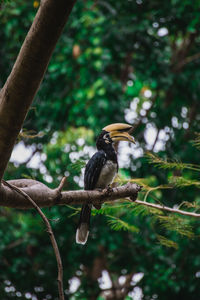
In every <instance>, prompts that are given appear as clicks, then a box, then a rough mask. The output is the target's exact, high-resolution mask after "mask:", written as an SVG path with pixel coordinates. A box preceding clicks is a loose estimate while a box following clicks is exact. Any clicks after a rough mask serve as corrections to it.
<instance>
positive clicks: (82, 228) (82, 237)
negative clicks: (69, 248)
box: [76, 204, 91, 245]
mask: <svg viewBox="0 0 200 300" xmlns="http://www.w3.org/2000/svg"><path fill="white" fill-rule="evenodd" d="M90 215H91V205H88V204H85V205H83V206H82V209H81V214H80V220H79V224H78V228H77V231H76V243H77V244H82V245H84V244H85V243H86V242H87V239H88V234H89V227H90Z"/></svg>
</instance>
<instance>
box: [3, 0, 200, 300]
mask: <svg viewBox="0 0 200 300" xmlns="http://www.w3.org/2000/svg"><path fill="white" fill-rule="evenodd" d="M39 5H40V3H39V2H38V1H25V0H18V1H13V0H11V1H5V2H4V3H2V4H1V9H0V28H1V30H0V43H1V47H0V70H1V74H0V86H3V84H4V82H5V80H6V78H7V76H8V75H9V73H10V71H11V68H12V66H13V64H14V62H15V59H16V56H17V53H18V51H19V49H20V47H21V45H22V42H23V40H24V38H25V36H26V33H27V31H28V29H29V27H30V25H31V23H32V21H33V18H34V16H35V13H36V11H37V9H38V7H39ZM199 28H200V2H199V1H198V0H194V1H192V2H191V1H189V0H171V1H162V2H161V1H158V0H153V1H147V0H136V1H135V0H132V1H131V0H130V1H128V0H126V1H119V0H118V1H116V0H115V1H114V0H109V1H104V0H97V1H90V0H88V1H79V2H77V3H76V5H75V7H74V9H73V12H72V14H71V16H70V19H69V22H68V24H67V26H66V28H65V31H64V32H63V34H62V36H61V38H60V40H59V42H58V44H57V46H56V49H55V51H54V54H53V58H52V60H51V62H50V65H49V67H48V70H47V72H46V75H45V78H44V81H43V83H42V84H41V87H40V90H39V92H38V94H37V96H36V97H35V100H34V103H33V105H32V108H31V110H30V112H29V114H28V116H27V118H26V121H25V123H24V128H23V131H22V132H21V134H20V136H19V139H18V141H17V143H16V147H15V150H14V154H13V156H12V159H11V162H10V163H9V166H8V169H7V172H6V174H5V178H6V179H13V178H21V177H26V178H35V179H37V180H40V181H42V182H44V183H46V184H47V185H49V186H50V187H52V188H54V187H56V186H57V185H58V183H59V181H60V179H61V178H62V176H63V175H65V176H67V183H66V185H65V189H66V190H67V189H68V190H69V189H79V188H82V187H83V168H84V165H85V163H86V161H87V160H88V159H89V157H90V156H91V155H92V154H93V153H94V151H95V147H94V146H95V139H96V136H97V135H98V133H99V131H100V130H101V128H103V127H104V126H105V125H107V124H109V123H113V122H128V123H130V124H133V126H134V136H135V139H136V140H137V145H136V146H134V147H131V146H130V145H129V146H128V145H127V144H125V143H124V144H122V146H119V149H118V150H119V157H120V160H119V163H120V168H121V169H120V175H119V178H118V181H120V180H121V181H122V182H126V181H127V180H128V179H129V178H132V179H134V178H137V179H138V178H145V181H144V180H142V182H143V183H144V182H145V185H146V186H152V187H156V186H159V185H161V186H163V185H166V184H168V182H169V179H170V178H176V179H177V178H183V179H181V180H195V181H196V182H197V181H198V179H199V172H198V171H197V172H194V170H190V169H187V170H185V169H184V168H178V167H176V168H167V167H165V168H164V169H163V168H156V167H155V165H154V164H156V161H155V159H154V160H153V162H154V164H149V162H148V160H147V159H146V158H145V155H144V154H145V152H146V151H150V152H152V153H153V152H156V153H157V155H158V156H159V158H160V159H161V160H165V159H166V157H168V158H169V159H171V160H173V161H176V162H181V161H182V162H185V163H192V164H194V165H196V164H198V163H199V149H197V147H194V145H193V143H192V142H191V141H192V140H194V139H195V137H196V135H195V134H196V133H198V132H199V127H200V125H199V124H200V123H199V120H200V111H199V94H200V83H199V78H200V60H199V58H200V53H199V49H200V32H199ZM140 182H141V181H140ZM184 182H186V181H184ZM173 183H174V182H173ZM179 183H180V180H179ZM190 183H191V182H190ZM191 184H192V183H191ZM191 184H188V185H187V184H185V185H184V184H183V181H182V184H179V185H181V186H182V188H181V189H177V188H171V189H155V190H154V191H153V192H151V193H149V195H148V201H152V202H155V201H156V202H162V203H163V204H164V205H168V206H171V207H173V206H178V205H180V204H181V203H182V202H183V201H187V203H191V204H192V203H195V206H194V207H195V209H196V210H197V209H198V203H199V201H200V196H199V186H198V184H196V185H194V184H192V185H191ZM176 185H177V186H178V184H177V183H176ZM143 196H144V194H143V193H141V195H140V197H141V198H143ZM191 207H192V206H191ZM187 208H188V209H190V207H189V204H187ZM44 211H45V213H46V215H47V216H48V218H49V219H51V220H52V226H53V230H54V232H55V235H56V238H57V241H58V245H59V248H60V251H61V255H62V258H63V265H64V286H65V294H66V299H71V300H73V299H82V300H83V299H99V300H100V299H146V300H148V299H149V300H150V299H162V300H168V299H171V300H173V299H176V300H177V299H182V300H184V299H190V300H192V299H194V300H197V299H199V298H200V289H199V285H200V254H199V248H200V241H199V234H200V229H199V221H198V220H196V219H195V220H193V219H191V218H190V219H188V218H183V217H182V218H181V217H179V216H169V215H168V214H166V213H160V212H159V211H156V210H148V209H146V208H144V207H141V206H140V207H138V206H136V205H134V203H129V202H128V203H126V202H119V203H117V204H116V205H112V204H107V205H105V207H104V208H103V209H102V210H101V211H94V212H93V214H94V215H95V216H94V217H93V218H92V224H91V232H90V237H89V241H88V243H87V245H86V246H84V247H82V246H80V245H76V244H75V229H76V224H77V222H78V212H79V211H78V210H77V208H71V207H58V208H57V207H54V208H52V209H51V210H48V209H46V210H44ZM0 215H1V218H0V225H1V230H0V237H1V243H0V270H1V272H0V296H1V299H10V298H12V299H33V300H37V299H45V300H47V299H57V282H56V276H57V270H56V262H55V258H54V254H53V252H52V248H51V244H50V241H49V237H48V235H47V234H46V232H45V228H44V225H43V223H42V221H41V220H40V217H39V216H38V215H37V214H36V212H35V211H25V212H24V211H20V210H13V209H7V208H1V210H0ZM166 218H167V221H166ZM160 224H162V226H161V227H160ZM191 228H193V229H192V230H191ZM120 229H121V230H120ZM181 233H182V234H181ZM188 236H189V237H190V239H188ZM194 236H195V238H194Z"/></svg>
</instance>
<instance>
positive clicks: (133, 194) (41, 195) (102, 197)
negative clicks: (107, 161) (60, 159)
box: [0, 177, 200, 218]
mask: <svg viewBox="0 0 200 300" xmlns="http://www.w3.org/2000/svg"><path fill="white" fill-rule="evenodd" d="M65 180H66V178H65V177H64V178H63V179H62V180H61V183H60V185H59V187H58V188H56V189H50V188H48V187H47V186H46V185H45V184H43V183H41V182H39V181H36V180H32V179H16V180H9V181H8V182H5V181H2V185H1V187H0V206H5V207H12V208H19V209H30V208H32V207H33V206H32V204H31V203H30V202H29V201H27V199H25V197H23V195H20V194H19V193H16V191H15V190H13V189H10V188H8V184H11V185H12V186H15V187H17V188H18V189H20V191H22V192H24V193H26V194H27V195H28V196H29V197H30V198H31V199H32V200H33V201H34V202H35V203H36V204H37V205H38V206H39V207H51V206H55V205H69V204H70V205H82V204H86V203H92V204H103V203H104V202H109V201H115V200H118V199H122V198H128V197H129V198H130V199H133V201H134V202H135V203H137V204H140V205H146V206H149V207H152V208H157V209H160V210H165V211H169V212H172V213H178V214H181V215H185V216H190V217H196V218H200V214H198V213H194V212H188V211H184V210H180V209H176V208H171V207H168V206H164V205H163V206H162V205H159V204H154V203H149V202H146V201H141V200H136V199H137V195H138V192H139V191H140V190H141V186H139V185H137V184H135V183H130V182H129V183H127V184H125V185H123V186H119V187H114V188H112V189H111V188H108V189H104V190H102V191H100V190H92V191H84V190H78V191H67V192H62V191H61V189H62V188H63V185H64V182H65Z"/></svg>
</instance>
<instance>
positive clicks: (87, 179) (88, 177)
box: [84, 150, 106, 190]
mask: <svg viewBox="0 0 200 300" xmlns="http://www.w3.org/2000/svg"><path fill="white" fill-rule="evenodd" d="M105 163H106V154H105V152H104V151H103V150H100V151H98V152H96V153H95V154H94V155H93V156H92V157H91V159H90V160H89V161H88V163H87V165H86V168H85V175H84V187H85V190H93V189H95V186H96V183H97V181H98V178H99V175H100V172H101V170H102V168H103V166H104V165H105Z"/></svg>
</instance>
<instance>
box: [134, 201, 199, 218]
mask: <svg viewBox="0 0 200 300" xmlns="http://www.w3.org/2000/svg"><path fill="white" fill-rule="evenodd" d="M135 203H138V204H141V205H146V206H149V207H152V208H156V209H160V210H164V211H169V212H171V213H176V214H180V215H184V216H189V217H195V218H200V214H197V213H194V212H189V211H185V210H180V209H177V208H171V207H168V206H164V205H163V206H162V205H159V204H154V203H149V202H146V201H141V200H136V201H135Z"/></svg>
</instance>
